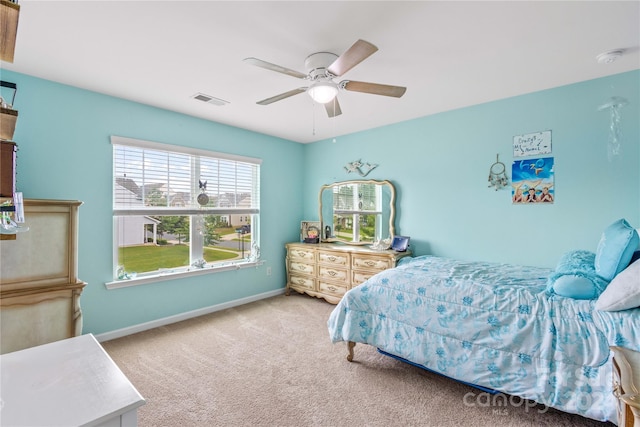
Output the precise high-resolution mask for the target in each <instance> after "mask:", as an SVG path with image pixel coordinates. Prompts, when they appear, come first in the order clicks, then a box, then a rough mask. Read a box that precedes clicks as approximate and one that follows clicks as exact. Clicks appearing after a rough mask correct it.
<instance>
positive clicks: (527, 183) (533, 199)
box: [511, 157, 555, 205]
mask: <svg viewBox="0 0 640 427" xmlns="http://www.w3.org/2000/svg"><path fill="white" fill-rule="evenodd" d="M553 168H554V164H553V157H541V158H537V159H523V160H515V161H514V162H513V164H512V166H511V187H512V189H511V196H512V202H513V204H514V205H517V204H530V203H553V201H554V199H555V189H554V185H555V182H554V172H553Z"/></svg>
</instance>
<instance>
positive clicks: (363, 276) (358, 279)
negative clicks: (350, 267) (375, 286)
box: [351, 270, 378, 287]
mask: <svg viewBox="0 0 640 427" xmlns="http://www.w3.org/2000/svg"><path fill="white" fill-rule="evenodd" d="M352 273H353V276H352V277H351V286H352V287H355V286H357V285H359V284H361V283H364V282H366V281H367V280H369V278H370V277H373V276H375V275H376V274H378V272H377V271H365V270H354V271H353V272H352Z"/></svg>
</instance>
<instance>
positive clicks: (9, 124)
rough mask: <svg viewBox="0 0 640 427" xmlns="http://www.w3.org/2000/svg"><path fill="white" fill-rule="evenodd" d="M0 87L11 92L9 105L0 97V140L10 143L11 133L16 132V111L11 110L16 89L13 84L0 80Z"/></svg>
mask: <svg viewBox="0 0 640 427" xmlns="http://www.w3.org/2000/svg"><path fill="white" fill-rule="evenodd" d="M0 87H6V88H9V89H10V90H13V96H12V98H11V103H8V102H7V101H6V100H5V99H4V98H2V97H1V96H0V139H2V140H5V141H11V140H12V139H13V132H14V131H15V130H16V121H17V120H18V110H14V109H13V103H14V102H15V99H16V92H17V89H18V87H17V86H16V84H15V83H11V82H5V81H4V80H0Z"/></svg>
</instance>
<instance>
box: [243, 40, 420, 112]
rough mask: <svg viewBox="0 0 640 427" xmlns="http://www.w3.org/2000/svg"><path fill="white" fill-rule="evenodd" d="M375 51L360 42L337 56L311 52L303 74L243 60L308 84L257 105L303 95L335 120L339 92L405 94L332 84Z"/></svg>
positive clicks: (371, 86) (350, 83)
mask: <svg viewBox="0 0 640 427" xmlns="http://www.w3.org/2000/svg"><path fill="white" fill-rule="evenodd" d="M377 50H378V48H377V47H375V46H374V45H372V44H371V43H369V42H367V41H364V40H358V41H356V42H355V43H354V44H353V45H352V46H351V47H350V48H349V49H347V51H346V52H344V53H343V54H342V55H340V56H338V55H336V54H334V53H329V52H317V53H313V54H311V55H309V56H308V57H307V59H305V61H304V66H305V69H306V70H307V74H304V73H301V72H299V71H295V70H291V69H289V68H285V67H281V66H280V65H276V64H272V63H270V62H266V61H263V60H261V59H257V58H245V59H244V61H245V62H246V63H249V64H252V65H255V66H258V67H261V68H266V69H267V70H271V71H277V72H278V73H283V74H287V75H289V76H292V77H297V78H299V79H303V80H308V81H309V82H311V84H310V85H309V86H304V87H299V88H297V89H293V90H290V91H287V92H284V93H281V94H279V95H276V96H272V97H270V98H266V99H263V100H262V101H258V102H257V104H259V105H269V104H271V103H274V102H276V101H281V100H283V99H286V98H289V97H290V96H293V95H297V94H299V93H303V92H307V93H308V94H309V95H310V96H311V98H312V99H313V100H314V101H315V102H317V103H319V104H324V106H325V109H326V110H327V114H328V115H329V117H335V116H339V115H340V114H342V110H341V109H340V104H339V103H338V99H337V98H336V95H337V94H338V91H339V90H348V91H353V92H363V93H371V94H374V95H383V96H392V97H395V98H400V97H401V96H402V95H404V93H405V92H406V90H407V88H406V87H402V86H390V85H383V84H378V83H367V82H357V81H353V80H342V81H341V82H339V83H336V82H334V81H333V79H334V78H336V77H340V76H342V75H343V74H345V73H346V72H347V71H349V70H351V69H352V68H353V67H355V66H356V65H358V64H359V63H361V62H362V61H364V60H365V59H367V58H368V57H369V56H371V55H373V54H374V53H375V52H376V51H377Z"/></svg>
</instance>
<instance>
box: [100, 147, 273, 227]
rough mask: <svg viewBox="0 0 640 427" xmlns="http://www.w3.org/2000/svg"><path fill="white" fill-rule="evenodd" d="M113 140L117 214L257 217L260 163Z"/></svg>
mask: <svg viewBox="0 0 640 427" xmlns="http://www.w3.org/2000/svg"><path fill="white" fill-rule="evenodd" d="M111 142H112V144H113V146H114V149H113V167H114V173H113V176H114V183H113V209H114V214H115V215H151V214H167V213H170V214H171V215H194V214H255V213H259V210H260V200H259V194H260V160H259V159H253V158H247V157H241V156H234V155H228V154H223V153H215V152H208V151H205V150H197V149H190V148H187V147H181V146H174V145H166V144H160V143H154V142H149V141H141V140H135V139H130V138H122V137H116V136H114V137H112V138H111ZM202 194H205V195H206V197H202V196H201V195H202ZM198 196H201V197H200V198H199V197H198Z"/></svg>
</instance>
